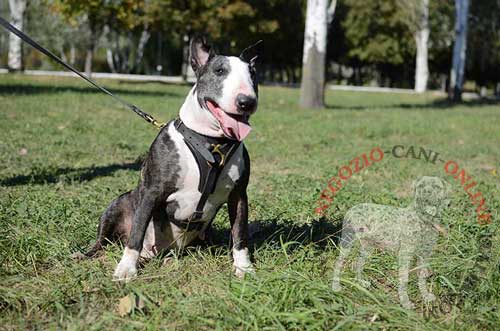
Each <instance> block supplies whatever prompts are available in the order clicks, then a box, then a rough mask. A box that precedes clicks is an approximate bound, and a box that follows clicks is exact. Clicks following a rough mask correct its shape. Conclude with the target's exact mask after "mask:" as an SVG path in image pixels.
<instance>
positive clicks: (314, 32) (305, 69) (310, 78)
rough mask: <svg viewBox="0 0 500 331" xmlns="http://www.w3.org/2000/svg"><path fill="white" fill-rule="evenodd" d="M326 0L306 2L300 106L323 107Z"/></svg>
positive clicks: (309, 0)
mask: <svg viewBox="0 0 500 331" xmlns="http://www.w3.org/2000/svg"><path fill="white" fill-rule="evenodd" d="M327 8H328V1H327V0H307V12H306V28H305V32H304V51H303V55H302V83H301V86H300V106H301V107H304V108H321V107H323V106H324V85H325V57H326V42H327V23H328V22H327Z"/></svg>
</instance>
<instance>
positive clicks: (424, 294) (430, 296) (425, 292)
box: [418, 257, 436, 302]
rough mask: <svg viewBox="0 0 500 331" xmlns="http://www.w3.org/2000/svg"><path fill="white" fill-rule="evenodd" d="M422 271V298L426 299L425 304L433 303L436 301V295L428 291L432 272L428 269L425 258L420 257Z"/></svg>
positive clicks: (419, 277)
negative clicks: (428, 278)
mask: <svg viewBox="0 0 500 331" xmlns="http://www.w3.org/2000/svg"><path fill="white" fill-rule="evenodd" d="M418 263H419V266H420V270H419V272H418V289H419V291H420V294H421V295H422V298H423V299H424V301H425V302H431V301H434V300H435V299H436V297H435V296H434V294H432V293H431V292H429V291H428V290H427V282H426V280H427V277H429V274H430V271H429V268H428V267H427V263H426V261H425V259H424V258H422V257H420V258H419V260H418Z"/></svg>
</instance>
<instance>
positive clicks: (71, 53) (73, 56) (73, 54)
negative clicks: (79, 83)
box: [69, 43, 76, 67]
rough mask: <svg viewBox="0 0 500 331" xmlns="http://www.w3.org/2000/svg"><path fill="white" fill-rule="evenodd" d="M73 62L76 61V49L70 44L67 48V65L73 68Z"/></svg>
mask: <svg viewBox="0 0 500 331" xmlns="http://www.w3.org/2000/svg"><path fill="white" fill-rule="evenodd" d="M75 60H76V47H75V44H73V43H71V45H70V48H69V64H70V65H71V66H73V67H74V66H75Z"/></svg>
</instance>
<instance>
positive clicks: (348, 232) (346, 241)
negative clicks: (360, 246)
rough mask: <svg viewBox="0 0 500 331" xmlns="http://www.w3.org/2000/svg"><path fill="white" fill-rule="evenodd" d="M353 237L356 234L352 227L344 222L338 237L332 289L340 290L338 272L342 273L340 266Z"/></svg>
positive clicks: (341, 266)
mask: <svg viewBox="0 0 500 331" xmlns="http://www.w3.org/2000/svg"><path fill="white" fill-rule="evenodd" d="M355 238H356V234H355V232H354V229H353V228H352V227H351V226H350V225H349V224H347V225H346V224H344V227H343V228H342V237H341V238H340V252H339V256H338V257H337V261H336V262H335V267H334V270H333V281H332V289H333V290H334V291H340V290H341V289H342V286H341V285H340V274H341V273H342V268H343V267H344V261H345V259H346V257H348V256H349V253H350V252H351V249H352V246H353V244H354V240H355Z"/></svg>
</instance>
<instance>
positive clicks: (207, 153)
mask: <svg viewBox="0 0 500 331" xmlns="http://www.w3.org/2000/svg"><path fill="white" fill-rule="evenodd" d="M174 125H175V128H176V129H177V130H178V131H179V133H181V134H182V136H183V137H184V141H185V142H186V144H187V145H188V147H189V149H190V150H191V153H193V156H194V158H195V160H196V163H197V164H198V169H199V171H200V184H199V185H198V191H199V192H200V193H201V197H200V200H199V201H198V204H197V206H196V211H195V212H194V213H193V215H192V216H191V217H190V218H189V219H188V220H187V221H186V222H180V224H178V222H177V221H174V223H175V224H177V225H180V226H182V227H186V226H187V227H188V228H189V229H195V228H201V227H202V226H203V224H204V222H202V221H200V219H201V217H202V216H203V208H204V207H205V203H206V202H207V200H208V197H209V195H210V194H212V193H213V192H214V191H215V187H216V184H217V180H218V179H219V176H220V174H221V173H222V170H223V169H224V166H225V165H226V164H227V163H228V161H229V160H230V159H231V157H232V156H233V154H234V152H235V151H236V150H237V149H238V146H239V145H240V142H239V141H235V140H231V139H227V138H214V137H207V136H204V135H201V134H199V133H197V132H195V131H193V130H191V129H189V128H188V127H186V125H184V123H183V122H182V121H181V120H180V119H176V120H175V123H174Z"/></svg>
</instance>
